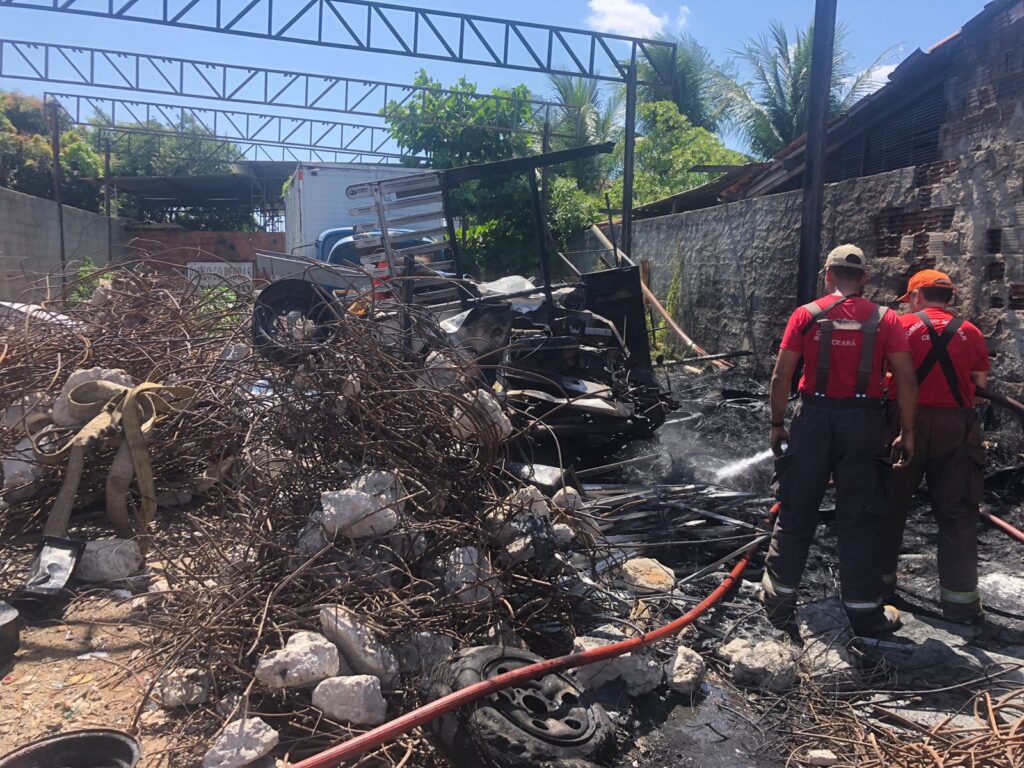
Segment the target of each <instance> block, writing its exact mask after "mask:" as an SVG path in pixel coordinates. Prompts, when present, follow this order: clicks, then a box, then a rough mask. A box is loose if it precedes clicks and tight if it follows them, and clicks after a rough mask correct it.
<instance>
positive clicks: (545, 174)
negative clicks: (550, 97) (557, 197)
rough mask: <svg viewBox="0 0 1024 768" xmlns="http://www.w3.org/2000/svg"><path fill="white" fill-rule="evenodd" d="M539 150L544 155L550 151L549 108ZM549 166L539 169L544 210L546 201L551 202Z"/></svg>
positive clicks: (546, 111)
mask: <svg viewBox="0 0 1024 768" xmlns="http://www.w3.org/2000/svg"><path fill="white" fill-rule="evenodd" d="M541 151H542V152H543V153H544V154H545V155H546V154H547V153H548V152H550V151H551V110H550V108H549V109H547V110H545V112H544V136H543V139H542V144H541ZM549 170H550V169H549V167H548V166H546V165H545V166H544V167H543V168H541V170H540V199H541V201H542V202H543V203H544V208H545V210H546V209H547V206H548V203H550V202H551V197H550V188H549V181H550V179H549Z"/></svg>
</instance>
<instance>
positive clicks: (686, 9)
mask: <svg viewBox="0 0 1024 768" xmlns="http://www.w3.org/2000/svg"><path fill="white" fill-rule="evenodd" d="M689 23H690V6H688V5H681V6H679V13H678V14H677V15H676V29H677V30H680V31H682V30H684V29H686V26H687V25H688V24H689Z"/></svg>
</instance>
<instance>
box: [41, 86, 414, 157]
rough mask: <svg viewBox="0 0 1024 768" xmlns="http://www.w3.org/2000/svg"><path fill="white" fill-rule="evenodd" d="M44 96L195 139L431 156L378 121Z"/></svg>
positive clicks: (103, 122) (72, 114)
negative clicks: (402, 144) (408, 148)
mask: <svg viewBox="0 0 1024 768" xmlns="http://www.w3.org/2000/svg"><path fill="white" fill-rule="evenodd" d="M44 98H45V100H47V101H49V102H50V103H52V104H56V105H58V106H59V107H60V109H61V110H62V111H63V112H64V113H65V114H66V115H67V118H68V120H69V121H70V122H71V123H73V124H74V125H88V126H92V127H93V128H105V129H119V130H122V131H134V130H137V129H138V128H142V129H148V130H150V131H154V130H156V131H160V132H164V133H175V134H178V135H180V136H188V137H192V138H196V139H226V140H228V141H233V142H241V143H243V144H260V145H272V146H278V147H295V148H298V149H307V150H325V151H329V152H332V151H333V152H341V153H346V154H352V155H358V156H363V157H382V158H393V159H402V158H406V157H408V158H415V157H423V158H424V159H427V158H426V156H421V155H413V154H410V153H406V152H403V151H402V150H401V149H400V148H398V147H397V146H396V145H394V144H393V140H392V139H391V135H390V133H389V131H388V129H387V128H382V127H379V126H368V125H358V124H353V123H338V122H333V121H328V120H314V119H309V118H303V117H286V116H281V115H266V114H257V113H252V112H233V111H228V110H222V109H206V108H199V107H186V106H180V105H173V104H154V103H151V102H144V101H128V100H124V99H112V98H107V97H99V96H83V95H81V94H67V93H47V94H46V95H45V97H44ZM126 123H127V125H126Z"/></svg>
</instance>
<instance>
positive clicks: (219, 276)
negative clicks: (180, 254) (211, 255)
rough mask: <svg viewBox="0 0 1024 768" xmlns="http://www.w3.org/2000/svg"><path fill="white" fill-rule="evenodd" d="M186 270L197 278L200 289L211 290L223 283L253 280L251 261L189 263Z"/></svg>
mask: <svg viewBox="0 0 1024 768" xmlns="http://www.w3.org/2000/svg"><path fill="white" fill-rule="evenodd" d="M188 269H189V272H190V273H192V274H194V275H196V276H197V277H198V278H199V285H200V286H201V287H202V288H213V287H214V286H217V285H224V283H225V282H228V283H236V282H243V281H248V282H251V281H252V278H253V263H252V262H251V261H190V262H189V263H188Z"/></svg>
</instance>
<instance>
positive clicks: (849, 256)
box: [824, 243, 868, 272]
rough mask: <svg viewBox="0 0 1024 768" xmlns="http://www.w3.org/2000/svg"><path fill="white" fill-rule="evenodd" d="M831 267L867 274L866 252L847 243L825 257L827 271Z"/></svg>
mask: <svg viewBox="0 0 1024 768" xmlns="http://www.w3.org/2000/svg"><path fill="white" fill-rule="evenodd" d="M829 267H849V268H850V269H859V270H860V271H861V272H866V271H867V268H868V261H867V259H866V258H864V251H862V250H861V249H860V248H858V247H857V246H856V245H853V244H852V243H845V244H843V245H840V246H838V247H836V248H833V249H832V250H831V251H830V252H829V254H828V256H826V257H825V267H824V268H825V269H828V268H829Z"/></svg>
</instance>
